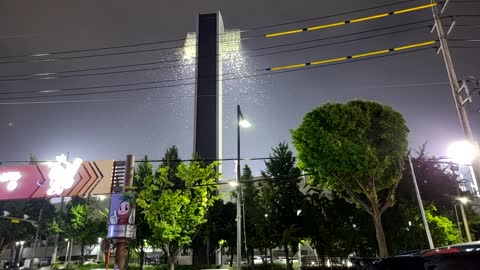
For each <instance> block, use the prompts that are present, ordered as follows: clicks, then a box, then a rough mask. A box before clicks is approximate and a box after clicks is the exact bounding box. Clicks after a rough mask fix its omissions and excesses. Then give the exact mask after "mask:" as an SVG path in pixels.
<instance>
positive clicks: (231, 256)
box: [230, 252, 233, 267]
mask: <svg viewBox="0 0 480 270" xmlns="http://www.w3.org/2000/svg"><path fill="white" fill-rule="evenodd" d="M232 266H233V252H231V254H230V267H232Z"/></svg>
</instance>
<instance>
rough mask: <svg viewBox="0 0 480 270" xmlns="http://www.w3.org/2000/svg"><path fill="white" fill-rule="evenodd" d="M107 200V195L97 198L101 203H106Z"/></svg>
mask: <svg viewBox="0 0 480 270" xmlns="http://www.w3.org/2000/svg"><path fill="white" fill-rule="evenodd" d="M106 198H107V196H105V195H98V196H97V199H98V200H99V201H104V200H105V199H106Z"/></svg>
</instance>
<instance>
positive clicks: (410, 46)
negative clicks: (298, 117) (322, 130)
mask: <svg viewBox="0 0 480 270" xmlns="http://www.w3.org/2000/svg"><path fill="white" fill-rule="evenodd" d="M435 43H436V41H435V40H431V41H427V42H421V43H414V44H409V45H405V46H401V47H396V48H390V49H385V50H379V51H371V52H366V53H361V54H354V55H349V56H343V57H337V58H330V59H324V60H318V61H313V62H306V63H300V64H291V65H285V66H277V67H272V68H267V69H265V70H267V71H277V70H283V69H291V68H301V67H305V66H313V65H322V64H328V63H334V62H340V61H346V60H349V59H356V58H362V57H367V56H372V55H379V54H386V53H390V52H395V51H403V50H408V49H413V48H418V47H424V46H430V45H433V44H435Z"/></svg>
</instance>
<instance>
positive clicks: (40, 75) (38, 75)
mask: <svg viewBox="0 0 480 270" xmlns="http://www.w3.org/2000/svg"><path fill="white" fill-rule="evenodd" d="M428 21H430V20H428ZM422 22H424V21H422ZM417 23H418V22H415V23H409V24H404V25H401V26H405V25H411V24H417ZM397 27H399V26H394V27H386V28H385V27H384V28H383V29H390V28H397ZM426 27H428V26H421V27H414V28H409V29H404V30H398V31H393V32H389V33H383V34H377V35H370V36H366V37H360V38H355V39H349V40H345V41H338V42H332V43H327V44H320V45H314V46H309V47H303V48H297V49H289V50H283V51H276V52H270V53H263V54H255V55H245V56H243V58H254V57H262V56H267V55H274V54H280V53H286V52H292V51H301V50H307V49H313V48H319V47H324V46H331V45H338V44H343V43H348V42H355V41H359V40H365V39H370V38H376V37H382V36H387V35H393V34H399V33H405V32H409V31H415V30H420V29H423V28H426ZM383 29H382V30H383ZM376 31H378V30H376ZM366 32H374V31H373V30H368V31H362V32H361V33H366ZM357 34H359V33H352V34H347V35H342V36H335V37H328V38H322V39H317V40H315V41H319V40H328V39H332V38H339V37H344V36H351V35H357ZM311 42H313V41H303V42H297V43H289V44H288V45H285V44H284V45H277V46H273V47H277V48H278V47H284V46H292V45H298V44H304V43H311ZM271 47H272V46H271ZM271 47H265V48H259V49H257V50H264V49H270V48H271ZM252 51H256V50H249V51H248V52H252ZM242 52H245V51H242ZM227 55H228V54H227ZM195 59H197V57H195ZM182 60H183V59H179V60H168V61H153V62H147V63H140V64H128V65H116V66H108V67H98V68H87V69H76V70H62V71H52V72H43V73H34V74H13V75H0V78H8V79H0V81H9V80H10V81H11V80H39V79H43V78H45V77H47V76H49V78H52V79H53V77H55V78H62V77H63V76H55V75H57V74H65V73H74V72H86V71H94V70H104V69H114V68H124V67H137V66H145V65H153V64H163V63H170V62H179V61H182ZM225 60H229V59H228V58H227V59H225ZM225 60H223V61H225ZM191 65H194V63H192V64H181V65H173V66H165V67H156V68H154V69H158V70H159V69H167V68H176V67H185V66H191ZM131 71H135V70H124V71H121V72H122V73H123V72H131ZM102 75H103V74H102ZM43 76H45V77H43ZM78 76H91V74H90V73H89V74H79V75H78ZM14 77H33V78H18V79H13V78H14Z"/></svg>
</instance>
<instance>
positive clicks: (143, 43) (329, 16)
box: [0, 0, 415, 64]
mask: <svg viewBox="0 0 480 270" xmlns="http://www.w3.org/2000/svg"><path fill="white" fill-rule="evenodd" d="M411 2H415V0H406V1H400V2H395V3H391V4H384V5H377V6H373V7H369V8H363V9H357V10H351V11H347V12H342V13H336V14H331V15H326V16H320V17H315V18H309V19H303V20H297V21H291V22H284V23H278V24H271V25H264V26H258V27H252V28H249V29H246V30H241V32H251V31H256V30H260V29H267V28H273V27H278V26H285V25H289V24H295V23H301V22H308V21H314V20H321V19H326V18H332V17H338V16H343V15H348V14H354V13H359V12H364V11H370V10H375V9H380V8H385V7H390V6H395V5H400V4H404V3H411ZM220 35H222V34H220ZM257 37H263V35H259V36H255V37H250V38H248V37H247V38H246V39H252V38H257ZM184 41H185V38H178V39H170V40H161V41H151V42H141V43H132V44H124V45H114V46H103V47H96V48H86V49H72V50H56V51H55V50H54V51H46V52H38V53H30V54H22V55H10V56H9V55H6V56H0V59H14V58H25V57H34V58H39V57H45V56H54V55H61V54H69V53H80V52H93V51H103V50H111V49H124V48H132V47H140V46H149V45H158V44H165V43H173V42H184ZM183 47H185V46H175V47H169V48H158V49H153V50H163V49H177V48H183ZM149 51H150V50H149ZM41 61H42V60H41ZM43 61H48V59H43ZM50 61H54V60H50ZM25 62H29V61H25ZM1 63H2V62H0V64H1ZM15 63H18V62H15Z"/></svg>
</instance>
